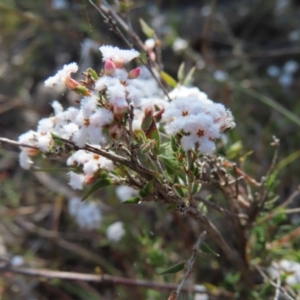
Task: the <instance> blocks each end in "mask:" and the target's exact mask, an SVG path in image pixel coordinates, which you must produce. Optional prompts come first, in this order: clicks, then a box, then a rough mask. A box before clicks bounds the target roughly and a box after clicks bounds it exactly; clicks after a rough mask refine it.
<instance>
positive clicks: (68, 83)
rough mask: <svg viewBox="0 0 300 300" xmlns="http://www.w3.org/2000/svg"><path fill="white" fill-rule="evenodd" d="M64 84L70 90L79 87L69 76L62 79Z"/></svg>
mask: <svg viewBox="0 0 300 300" xmlns="http://www.w3.org/2000/svg"><path fill="white" fill-rule="evenodd" d="M63 81H64V84H65V86H66V87H67V88H69V89H70V90H74V89H76V88H77V87H78V86H80V83H79V82H78V81H76V80H75V79H73V78H71V77H70V76H67V77H65V78H64V80H63Z"/></svg>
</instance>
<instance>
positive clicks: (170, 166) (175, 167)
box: [158, 155, 181, 175]
mask: <svg viewBox="0 0 300 300" xmlns="http://www.w3.org/2000/svg"><path fill="white" fill-rule="evenodd" d="M158 158H159V159H160V161H161V162H162V163H163V164H164V165H165V167H166V169H167V171H168V170H169V171H170V172H171V174H173V175H175V173H176V172H178V171H180V170H181V168H180V165H179V164H178V162H177V161H176V160H175V159H174V158H172V157H169V156H165V155H159V156H158ZM169 171H168V172H169Z"/></svg>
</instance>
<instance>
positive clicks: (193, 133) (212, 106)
mask: <svg viewBox="0 0 300 300" xmlns="http://www.w3.org/2000/svg"><path fill="white" fill-rule="evenodd" d="M170 97H171V98H172V99H173V101H172V102H171V104H170V105H169V106H168V108H167V109H166V111H165V112H164V114H163V119H164V120H165V122H166V123H167V124H166V127H165V129H166V132H167V133H168V134H170V135H176V134H180V135H182V137H181V145H182V147H183V149H184V150H185V151H188V150H191V149H193V148H198V149H199V151H200V152H202V153H204V154H210V153H212V151H213V150H214V148H215V143H214V142H215V140H216V139H217V138H219V137H220V135H221V133H223V132H224V131H226V130H227V129H231V128H233V127H234V126H235V123H234V121H233V116H232V114H231V112H230V111H229V110H226V109H225V107H224V105H222V104H219V103H214V102H213V101H211V100H209V99H208V98H207V95H206V94H205V93H203V92H201V91H200V90H198V89H197V88H186V87H183V86H182V87H178V88H176V89H174V90H173V91H172V92H171V93H170Z"/></svg>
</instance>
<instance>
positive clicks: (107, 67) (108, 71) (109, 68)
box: [104, 59, 116, 76]
mask: <svg viewBox="0 0 300 300" xmlns="http://www.w3.org/2000/svg"><path fill="white" fill-rule="evenodd" d="M115 70H116V65H115V63H114V62H113V61H111V60H109V59H108V60H107V61H106V62H105V64H104V73H105V75H108V76H112V75H113V74H114V73H115Z"/></svg>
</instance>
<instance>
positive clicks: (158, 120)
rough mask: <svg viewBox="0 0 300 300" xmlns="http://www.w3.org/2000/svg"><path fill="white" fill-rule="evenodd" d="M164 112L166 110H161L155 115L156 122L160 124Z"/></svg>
mask: <svg viewBox="0 0 300 300" xmlns="http://www.w3.org/2000/svg"><path fill="white" fill-rule="evenodd" d="M164 112H165V109H164V108H163V109H161V110H159V111H157V112H155V114H154V115H153V117H154V119H155V121H156V122H160V120H161V118H162V115H163V113H164Z"/></svg>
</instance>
